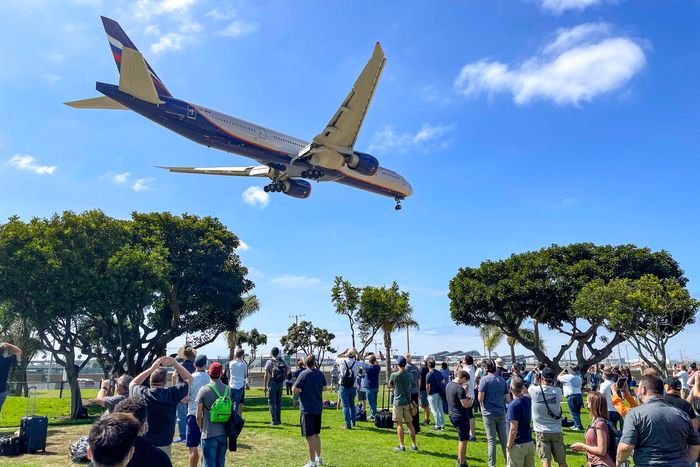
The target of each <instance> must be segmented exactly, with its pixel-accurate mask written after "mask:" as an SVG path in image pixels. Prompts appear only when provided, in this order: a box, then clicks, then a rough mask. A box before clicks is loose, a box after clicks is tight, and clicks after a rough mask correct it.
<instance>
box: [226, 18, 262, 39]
mask: <svg viewBox="0 0 700 467" xmlns="http://www.w3.org/2000/svg"><path fill="white" fill-rule="evenodd" d="M257 30H258V23H247V22H245V21H241V20H240V19H236V20H233V21H232V22H231V23H230V24H229V25H228V26H226V28H224V29H223V30H221V31H219V35H220V36H229V37H240V36H244V35H246V34H250V33H252V32H255V31H257Z"/></svg>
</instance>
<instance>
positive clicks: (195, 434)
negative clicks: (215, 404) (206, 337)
mask: <svg viewBox="0 0 700 467" xmlns="http://www.w3.org/2000/svg"><path fill="white" fill-rule="evenodd" d="M206 368H207V356H206V355H201V354H200V355H197V357H196V358H195V359H194V373H192V384H190V391H189V401H188V402H187V418H186V420H187V434H186V436H185V442H186V443H187V449H188V450H189V458H190V459H189V460H190V467H197V465H198V464H199V450H198V448H199V444H200V442H201V438H202V431H201V430H200V428H199V425H197V393H198V392H199V390H200V389H201V388H203V387H204V386H206V385H207V384H209V383H210V382H211V378H209V375H208V374H207V371H206ZM154 467H155V466H154Z"/></svg>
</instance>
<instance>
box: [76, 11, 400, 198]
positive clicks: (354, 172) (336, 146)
mask: <svg viewBox="0 0 700 467" xmlns="http://www.w3.org/2000/svg"><path fill="white" fill-rule="evenodd" d="M102 23H103V25H104V28H105V31H106V33H107V40H108V42H109V46H110V48H111V49H112V55H113V56H114V61H115V62H116V64H117V69H118V70H119V85H114V84H107V83H100V82H97V84H96V88H97V90H98V91H99V92H100V93H102V94H103V96H100V97H95V98H92V99H85V100H80V101H73V102H66V104H67V105H69V106H71V107H75V108H81V109H120V110H125V109H129V110H133V111H134V112H136V113H139V114H141V115H143V116H144V117H146V118H148V119H149V120H152V121H154V122H156V123H158V124H159V125H162V126H164V127H165V128H167V129H169V130H172V131H174V132H176V133H178V134H180V135H182V136H184V137H185V138H188V139H191V140H192V141H195V142H197V143H199V144H203V145H205V146H207V147H211V148H216V149H220V150H222V151H226V152H229V153H235V154H239V155H242V156H245V157H249V158H251V159H254V160H255V161H256V162H257V163H259V164H261V165H258V166H250V167H160V168H163V169H166V170H169V171H170V172H180V173H193V174H207V175H229V176H240V177H267V178H269V179H270V180H271V183H269V184H268V185H266V186H265V187H264V190H265V191H266V192H280V193H284V194H286V195H289V196H292V197H294V198H308V197H309V195H310V194H311V183H310V182H309V181H308V180H315V181H322V182H338V183H342V184H344V185H349V186H352V187H355V188H360V189H362V190H366V191H370V192H372V193H376V194H380V195H384V196H389V197H392V198H394V200H395V201H396V207H395V209H396V210H399V209H401V201H402V200H403V199H404V198H406V197H408V196H411V194H412V193H413V189H412V188H411V185H410V184H409V183H408V181H406V179H405V178H403V177H402V176H401V175H399V174H397V173H396V172H394V171H392V170H389V169H386V168H384V167H380V166H379V161H378V160H377V158H376V157H374V156H372V155H370V154H366V153H363V152H359V151H356V150H355V149H354V146H355V141H356V140H357V135H358V134H359V132H360V128H361V127H362V122H363V120H364V118H365V115H366V114H367V109H368V108H369V104H370V102H371V101H372V97H373V95H374V91H375V89H376V87H377V83H378V82H379V78H380V76H381V74H382V70H383V68H384V64H385V62H386V59H385V58H384V52H383V51H382V48H381V46H380V45H379V43H377V44H376V46H375V48H374V53H373V54H372V57H371V58H370V59H369V62H367V65H365V68H364V69H363V70H362V73H360V76H359V77H358V78H357V81H355V84H354V85H353V87H352V89H351V90H350V93H349V94H348V96H347V97H346V98H345V100H344V101H343V103H342V105H341V106H340V108H339V109H338V111H337V112H336V113H335V115H333V118H331V120H330V122H328V124H327V125H326V127H325V128H324V129H323V130H322V131H321V132H320V133H319V134H318V135H316V136H315V137H314V138H313V140H311V142H307V141H303V140H301V139H298V138H294V137H292V136H287V135H285V134H282V133H279V132H277V131H274V130H271V129H269V128H265V127H262V126H260V125H256V124H254V123H250V122H246V121H244V120H241V119H239V118H236V117H231V116H229V115H226V114H223V113H221V112H217V111H215V110H211V109H208V108H206V107H203V106H201V105H196V104H192V103H190V102H187V101H183V100H180V99H177V98H175V97H173V95H172V94H171V93H170V91H168V89H167V88H166V87H165V84H163V81H161V80H160V78H158V75H156V73H155V71H153V69H152V68H151V66H150V65H149V64H148V63H147V62H146V60H145V59H144V58H143V55H142V54H141V53H140V52H139V51H138V49H137V48H136V46H135V45H134V43H133V42H132V41H131V39H129V37H128V36H127V35H126V33H125V32H124V30H123V29H122V28H121V26H119V23H117V22H116V21H114V20H112V19H109V18H105V17H102Z"/></svg>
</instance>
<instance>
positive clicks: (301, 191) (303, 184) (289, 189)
mask: <svg viewBox="0 0 700 467" xmlns="http://www.w3.org/2000/svg"><path fill="white" fill-rule="evenodd" d="M282 185H283V188H284V189H283V190H282V192H283V193H284V194H285V195H288V196H291V197H292V198H299V199H304V198H308V197H309V195H310V194H311V183H309V182H307V181H306V180H302V179H300V178H290V179H289V180H285V181H283V182H282Z"/></svg>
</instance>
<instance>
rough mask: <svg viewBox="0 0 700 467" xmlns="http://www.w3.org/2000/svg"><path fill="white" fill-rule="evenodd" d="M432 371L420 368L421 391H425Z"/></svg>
mask: <svg viewBox="0 0 700 467" xmlns="http://www.w3.org/2000/svg"><path fill="white" fill-rule="evenodd" d="M429 372H430V370H429V369H428V367H427V366H425V365H424V366H422V367H420V388H419V389H420V390H421V391H425V378H426V377H427V376H428V373H429Z"/></svg>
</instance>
